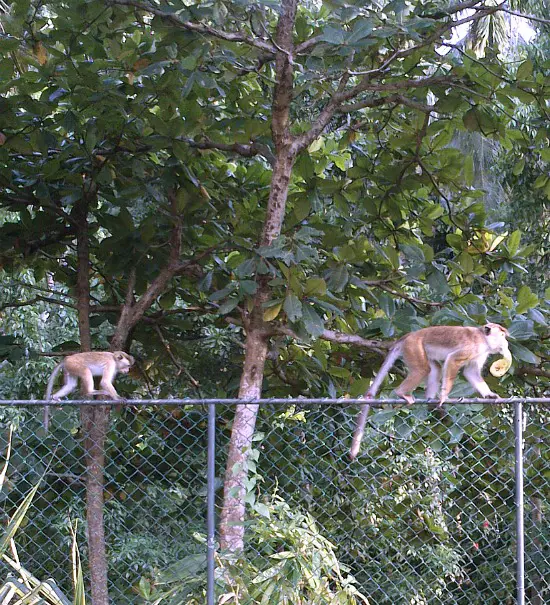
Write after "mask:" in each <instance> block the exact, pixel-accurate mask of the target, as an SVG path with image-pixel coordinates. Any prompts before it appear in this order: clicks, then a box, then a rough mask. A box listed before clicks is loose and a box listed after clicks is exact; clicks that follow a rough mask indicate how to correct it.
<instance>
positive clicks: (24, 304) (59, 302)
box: [0, 296, 76, 311]
mask: <svg viewBox="0 0 550 605" xmlns="http://www.w3.org/2000/svg"><path fill="white" fill-rule="evenodd" d="M37 302H46V303H50V304H52V305H60V306H62V307H69V308H70V309H76V305H73V304H71V303H68V302H65V301H64V300H58V299H57V298H50V297H48V296H35V297H34V298H30V299H29V300H21V301H19V302H13V303H6V304H3V305H2V306H0V311H3V310H4V309H9V308H17V307H30V306H31V305H35V304H36V303H37Z"/></svg>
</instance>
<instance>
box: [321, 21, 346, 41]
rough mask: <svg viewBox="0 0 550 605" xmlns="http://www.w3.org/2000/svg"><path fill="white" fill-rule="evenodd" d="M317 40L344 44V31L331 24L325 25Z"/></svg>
mask: <svg viewBox="0 0 550 605" xmlns="http://www.w3.org/2000/svg"><path fill="white" fill-rule="evenodd" d="M319 40H321V41H322V42H328V44H338V45H339V44H344V43H345V41H346V32H345V31H344V30H343V29H337V28H335V27H332V26H331V25H327V26H326V27H325V29H324V30H323V33H322V34H321V35H320V36H319Z"/></svg>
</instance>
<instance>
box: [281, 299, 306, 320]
mask: <svg viewBox="0 0 550 605" xmlns="http://www.w3.org/2000/svg"><path fill="white" fill-rule="evenodd" d="M283 309H284V311H285V313H286V315H287V317H288V320H289V321H291V322H295V321H297V320H298V319H300V318H301V317H302V303H301V302H300V299H299V298H298V297H297V296H296V294H293V293H292V292H290V293H289V294H287V297H286V298H285V302H284V305H283Z"/></svg>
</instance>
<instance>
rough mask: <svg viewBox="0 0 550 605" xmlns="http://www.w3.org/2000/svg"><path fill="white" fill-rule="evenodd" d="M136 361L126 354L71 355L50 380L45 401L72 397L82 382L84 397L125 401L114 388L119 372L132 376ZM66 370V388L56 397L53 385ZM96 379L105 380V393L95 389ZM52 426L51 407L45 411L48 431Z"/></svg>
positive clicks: (103, 381) (64, 385)
mask: <svg viewBox="0 0 550 605" xmlns="http://www.w3.org/2000/svg"><path fill="white" fill-rule="evenodd" d="M134 362H135V360H134V358H133V357H132V356H131V355H128V354H127V353H124V351H114V352H113V353H110V352H107V351H92V352H89V353H75V354H74V355H69V356H68V357H65V359H64V360H63V361H62V362H60V363H58V364H57V366H55V368H54V369H53V372H52V374H51V376H50V379H49V380H48V386H47V387H46V394H45V395H44V399H48V400H49V399H53V400H54V401H57V400H59V399H61V397H65V396H66V395H68V394H69V393H72V392H73V391H74V390H75V388H76V385H77V382H78V379H79V378H80V382H81V387H80V388H81V391H82V395H83V396H84V397H88V396H91V395H109V396H110V397H111V399H115V400H118V399H121V397H120V395H119V394H118V393H117V392H116V389H115V387H114V386H113V380H114V379H115V376H116V375H117V373H118V372H121V373H124V374H126V373H128V372H129V370H130V367H131V366H133V365H134ZM61 369H63V374H64V375H63V380H64V382H63V386H62V387H61V388H60V389H59V390H58V391H56V392H55V393H54V394H53V395H52V389H53V384H54V382H55V379H56V378H57V375H58V374H59V372H60V371H61ZM94 376H101V383H100V387H101V390H99V391H96V390H95V388H94V378H93V377H94ZM48 425H49V406H46V407H45V408H44V428H45V429H46V432H47V431H48Z"/></svg>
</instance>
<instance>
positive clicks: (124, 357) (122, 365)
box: [113, 351, 135, 374]
mask: <svg viewBox="0 0 550 605" xmlns="http://www.w3.org/2000/svg"><path fill="white" fill-rule="evenodd" d="M113 356H114V358H115V362H116V369H117V372H120V373H121V374H128V372H129V371H130V368H131V367H132V366H133V365H134V363H135V359H134V358H133V357H132V356H131V355H128V354H127V353H125V352H124V351H115V352H114V353H113Z"/></svg>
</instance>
